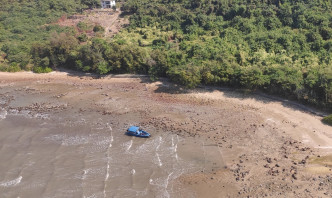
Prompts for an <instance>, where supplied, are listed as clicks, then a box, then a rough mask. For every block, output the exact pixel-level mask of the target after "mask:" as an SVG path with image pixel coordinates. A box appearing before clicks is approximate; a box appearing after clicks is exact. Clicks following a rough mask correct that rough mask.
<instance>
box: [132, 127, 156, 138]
mask: <svg viewBox="0 0 332 198" xmlns="http://www.w3.org/2000/svg"><path fill="white" fill-rule="evenodd" d="M126 134H127V135H130V136H136V137H142V138H148V137H150V136H151V135H150V133H148V132H146V131H143V130H142V129H140V128H139V127H138V126H131V127H129V128H128V130H127V132H126Z"/></svg>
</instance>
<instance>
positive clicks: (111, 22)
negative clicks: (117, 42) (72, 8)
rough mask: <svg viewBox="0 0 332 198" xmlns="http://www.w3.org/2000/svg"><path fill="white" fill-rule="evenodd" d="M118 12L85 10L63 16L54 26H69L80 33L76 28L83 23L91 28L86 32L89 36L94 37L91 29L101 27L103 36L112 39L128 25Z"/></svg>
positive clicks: (126, 20)
mask: <svg viewBox="0 0 332 198" xmlns="http://www.w3.org/2000/svg"><path fill="white" fill-rule="evenodd" d="M121 13H122V12H121V11H120V10H116V11H114V10H112V9H94V10H86V11H84V12H83V14H76V15H72V16H63V17H61V18H60V19H59V20H58V21H57V22H56V24H58V25H60V26H69V27H74V28H75V29H77V31H78V32H82V31H84V30H80V29H79V28H78V27H77V24H78V23H79V22H85V23H86V24H88V25H91V26H92V27H91V28H89V30H87V31H86V33H87V34H88V35H89V36H94V32H93V31H92V28H93V26H94V25H97V24H98V25H101V26H102V27H104V29H105V33H104V36H105V37H112V36H114V35H115V34H117V33H118V32H119V31H120V29H121V28H122V27H124V26H126V25H128V24H129V20H128V19H127V18H124V17H121Z"/></svg>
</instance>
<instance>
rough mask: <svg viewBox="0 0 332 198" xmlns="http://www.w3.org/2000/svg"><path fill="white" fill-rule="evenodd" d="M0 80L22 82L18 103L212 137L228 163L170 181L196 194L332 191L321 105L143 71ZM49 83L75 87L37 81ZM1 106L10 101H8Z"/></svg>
mask: <svg viewBox="0 0 332 198" xmlns="http://www.w3.org/2000/svg"><path fill="white" fill-rule="evenodd" d="M0 82H1V83H0V89H2V88H8V87H12V88H13V90H14V89H15V90H17V89H19V88H20V89H21V91H22V93H24V94H25V97H35V98H36V102H34V103H33V104H27V105H26V106H25V107H22V109H29V110H31V111H34V112H39V113H43V112H47V111H58V112H61V111H62V110H64V109H67V110H68V109H69V110H70V109H73V111H74V110H75V111H76V110H78V112H77V114H79V113H80V112H84V111H91V112H93V113H95V114H97V115H98V114H99V115H100V116H111V117H112V118H114V119H118V122H115V123H118V124H119V125H121V124H123V123H124V122H125V120H130V119H132V117H133V114H135V115H139V116H138V117H137V118H136V119H138V120H137V122H138V123H139V124H140V125H141V126H143V127H147V128H148V127H154V128H158V129H162V130H163V131H165V132H167V133H172V134H178V135H179V136H182V137H197V138H202V139H206V140H210V142H213V143H212V144H211V146H217V147H218V148H219V151H220V153H219V154H218V155H216V156H215V157H216V158H222V159H221V160H223V161H224V164H226V166H225V167H222V168H220V167H216V168H213V167H212V168H211V169H209V170H207V169H203V170H202V171H201V172H198V173H194V174H189V175H182V176H180V177H179V178H177V179H176V181H174V183H175V184H178V188H186V189H191V191H192V192H193V193H194V195H195V197H264V196H266V197H332V170H331V169H332V155H331V151H332V127H330V126H327V125H324V124H322V122H321V119H322V117H321V116H318V115H321V114H322V113H321V112H317V111H315V110H310V111H311V112H308V111H307V109H303V108H301V106H299V105H294V104H293V103H289V102H287V101H283V100H273V99H269V98H267V97H264V96H258V95H254V94H247V93H242V92H239V91H233V90H217V89H211V88H209V89H208V88H201V89H195V90H190V91H186V90H185V89H183V88H182V87H180V86H177V85H174V84H172V83H170V82H168V81H167V80H163V81H159V82H150V81H149V80H148V78H147V77H144V76H143V77H142V76H131V75H118V76H105V77H102V78H97V77H95V76H86V75H82V74H81V73H66V72H52V73H49V74H33V73H28V72H22V73H0ZM51 85H57V87H59V86H64V87H67V86H69V87H72V88H73V89H72V91H71V92H63V91H62V90H60V89H44V88H43V87H50V86H51ZM84 93H89V94H84ZM43 94H44V95H45V94H47V95H52V96H54V97H53V98H54V100H55V101H58V105H54V104H55V102H53V103H52V104H46V103H43V102H39V101H38V100H37V98H38V95H43ZM0 97H1V98H0V99H2V100H1V101H7V102H8V101H10V100H12V99H11V98H10V97H8V95H7V96H6V95H0ZM82 101H85V102H82ZM87 101H89V102H87ZM64 104H66V105H64ZM0 107H2V108H5V109H7V110H10V108H11V106H6V102H3V104H2V103H1V104H0ZM312 112H316V114H313V113H312ZM119 127H123V126H119ZM207 146H208V145H207ZM179 197H181V195H180V194H179Z"/></svg>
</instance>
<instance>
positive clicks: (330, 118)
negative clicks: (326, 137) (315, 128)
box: [323, 114, 332, 126]
mask: <svg viewBox="0 0 332 198" xmlns="http://www.w3.org/2000/svg"><path fill="white" fill-rule="evenodd" d="M323 122H324V123H325V124H328V125H331V126H332V114H331V115H329V116H326V117H325V118H323Z"/></svg>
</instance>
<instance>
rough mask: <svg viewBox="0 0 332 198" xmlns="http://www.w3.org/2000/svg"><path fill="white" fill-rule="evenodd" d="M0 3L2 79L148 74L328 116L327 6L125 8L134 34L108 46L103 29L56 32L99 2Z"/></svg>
mask: <svg viewBox="0 0 332 198" xmlns="http://www.w3.org/2000/svg"><path fill="white" fill-rule="evenodd" d="M0 2H1V5H0V6H1V7H0V47H1V51H0V55H1V57H2V58H0V68H1V70H5V71H17V70H20V69H32V70H34V71H35V72H47V71H51V70H52V69H56V68H57V67H66V68H70V69H75V70H81V71H84V72H95V73H98V74H107V73H139V74H149V75H150V77H151V78H152V79H157V78H158V77H167V78H170V79H171V80H173V81H174V82H176V83H179V84H182V85H185V86H187V87H195V86H197V85H214V86H230V87H239V88H246V89H250V90H262V91H264V92H267V93H271V94H278V95H282V96H285V97H289V98H292V99H297V100H300V101H302V102H305V103H309V104H314V105H318V106H321V107H325V108H327V109H329V110H332V1H330V0H248V1H243V0H126V1H124V2H122V3H121V4H120V3H118V5H121V10H122V12H123V13H122V15H123V17H129V19H130V25H129V26H128V27H126V28H124V29H122V31H121V32H120V33H119V34H117V35H116V36H115V37H113V38H104V37H103V36H101V35H102V34H98V32H102V31H104V30H103V28H102V27H99V26H89V25H88V24H84V23H80V24H78V26H79V27H78V28H76V29H74V28H68V27H67V28H65V27H60V26H57V25H52V24H53V22H54V21H56V20H57V19H58V18H60V17H61V16H63V15H64V14H67V15H70V14H73V13H75V12H81V11H82V10H83V9H86V8H93V7H98V6H99V1H98V0H82V1H81V2H80V3H77V1H74V0H58V1H51V0H20V1H14V0H0ZM77 29H79V30H80V31H79V32H77ZM85 31H94V32H96V34H95V36H93V37H87V36H86V34H85Z"/></svg>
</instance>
